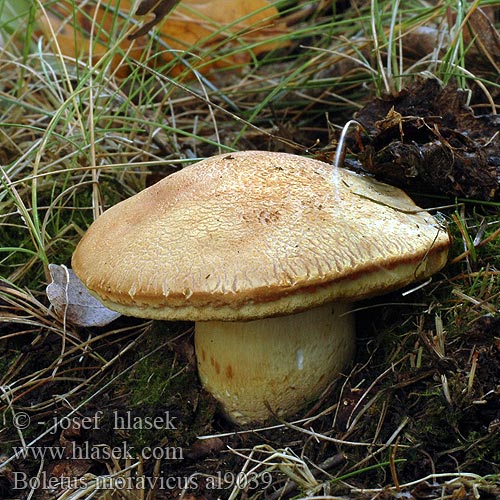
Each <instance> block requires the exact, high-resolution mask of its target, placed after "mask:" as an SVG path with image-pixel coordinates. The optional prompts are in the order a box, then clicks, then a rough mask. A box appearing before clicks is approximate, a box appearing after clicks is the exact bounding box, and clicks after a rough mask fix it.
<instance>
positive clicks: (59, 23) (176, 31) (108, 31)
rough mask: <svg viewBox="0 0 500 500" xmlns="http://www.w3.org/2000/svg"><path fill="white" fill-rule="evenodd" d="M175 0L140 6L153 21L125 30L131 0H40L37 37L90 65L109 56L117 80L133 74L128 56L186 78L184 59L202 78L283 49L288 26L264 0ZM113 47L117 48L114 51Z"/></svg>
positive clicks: (131, 24)
mask: <svg viewBox="0 0 500 500" xmlns="http://www.w3.org/2000/svg"><path fill="white" fill-rule="evenodd" d="M177 2H178V0H156V1H155V0H146V2H145V3H141V5H140V6H139V9H138V11H137V12H136V13H135V15H138V16H141V15H143V14H147V13H150V14H153V15H154V16H155V17H154V19H153V20H151V21H146V22H145V24H144V25H143V26H142V27H141V28H139V29H138V30H136V31H135V32H134V33H131V32H132V31H133V29H134V25H135V24H139V21H138V20H137V19H135V18H134V15H133V14H132V10H133V7H132V3H131V1H130V0H103V1H102V2H99V3H97V4H94V3H87V2H82V1H81V0H80V1H77V2H75V1H74V0H62V1H60V2H57V3H54V2H50V3H49V2H48V1H47V0H46V1H45V5H46V10H47V15H46V16H42V17H41V19H40V20H39V29H38V30H37V31H36V35H37V36H39V37H40V36H44V37H45V38H46V39H47V43H48V44H49V45H51V46H52V49H53V50H54V51H55V52H57V51H58V50H60V51H61V52H62V53H63V54H64V55H66V56H69V57H73V58H77V59H79V60H83V61H84V62H85V61H86V59H87V58H89V57H91V62H92V63H93V64H96V63H97V62H98V61H100V60H102V59H103V58H105V57H106V56H107V55H108V54H110V53H113V54H114V55H113V57H112V58H111V61H109V64H110V67H111V69H112V71H114V72H115V73H116V74H117V75H118V76H119V77H124V76H126V75H127V74H128V73H129V72H130V71H131V67H130V65H129V64H128V62H127V61H129V60H130V59H132V60H137V61H142V62H145V63H146V62H147V64H148V65H150V66H153V67H159V66H161V65H165V64H166V63H171V66H170V68H169V76H178V75H180V74H181V73H184V74H186V75H187V74H190V73H191V72H189V71H187V69H186V68H187V66H186V63H185V62H184V61H183V60H182V59H186V60H188V64H189V65H190V66H191V67H192V68H195V69H196V70H197V71H200V72H201V73H203V74H206V73H208V72H209V71H211V70H213V69H217V68H228V67H241V66H243V65H245V64H248V63H250V62H251V60H252V58H254V57H255V56H258V55H259V54H261V53H263V52H266V51H269V50H272V49H275V48H279V47H282V46H284V45H285V43H284V42H282V41H278V36H279V35H281V34H283V33H285V32H286V30H287V28H286V25H285V23H284V22H282V21H280V20H279V19H278V11H277V9H276V8H275V7H274V6H273V5H271V4H270V3H269V2H268V1H267V0H242V1H238V2H234V1H232V0H208V1H207V0H183V1H181V2H180V3H178V5H177V6H175V5H176V4H177ZM49 5H50V8H49ZM174 7H175V8H174ZM173 8H174V9H173ZM172 9H173V10H172ZM167 14H168V17H167V18H166V19H163V18H164V17H165V16H167ZM160 21H161V22H160ZM153 25H157V30H158V31H157V34H158V38H159V40H157V41H156V42H158V43H156V42H155V43H153V44H152V41H151V40H150V39H149V33H148V32H149V30H150V28H151V27H153ZM129 35H130V36H129ZM116 44H117V45H118V46H119V49H120V51H116V50H114V46H115V45H116ZM161 44H163V45H161ZM250 47H251V48H250Z"/></svg>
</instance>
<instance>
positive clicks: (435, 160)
mask: <svg viewBox="0 0 500 500" xmlns="http://www.w3.org/2000/svg"><path fill="white" fill-rule="evenodd" d="M467 99H468V94H467V92H466V91H464V90H461V89H459V88H457V86H456V85H454V84H448V85H446V86H444V87H443V86H442V85H441V84H440V83H439V81H438V80H436V79H427V80H422V79H420V80H416V81H415V82H414V83H413V84H412V85H410V86H409V87H407V88H406V89H404V90H402V91H401V92H400V93H399V94H398V95H396V96H386V97H383V98H377V99H374V100H373V101H372V102H370V103H369V104H368V105H366V106H365V107H364V108H363V109H362V110H361V111H359V112H358V114H357V115H356V120H357V121H359V122H360V123H361V125H362V126H363V127H364V128H365V129H366V134H365V133H363V132H361V131H359V130H358V132H353V133H351V134H350V141H349V143H348V144H349V148H350V149H351V151H352V152H353V153H354V154H355V155H356V156H357V158H358V160H359V162H360V163H361V165H362V167H363V168H364V169H365V170H366V171H368V172H370V173H372V174H374V175H375V176H376V177H377V178H378V179H380V180H383V181H385V182H388V183H390V184H393V185H397V186H399V187H402V188H403V189H406V190H411V191H417V192H422V193H434V194H442V195H446V196H456V197H459V198H468V199H479V200H493V199H498V197H499V196H500V190H499V182H500V115H494V114H482V115H479V116H475V115H474V113H473V110H472V108H471V107H470V106H468V104H467Z"/></svg>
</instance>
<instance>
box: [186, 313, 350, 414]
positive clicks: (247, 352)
mask: <svg viewBox="0 0 500 500" xmlns="http://www.w3.org/2000/svg"><path fill="white" fill-rule="evenodd" d="M346 313H347V314H346ZM195 348H196V355H197V360H198V373H199V375H200V379H201V381H202V384H203V386H204V387H205V388H206V389H207V390H208V391H209V392H210V393H211V394H213V396H214V397H215V398H216V399H217V400H218V401H219V402H220V403H221V406H222V410H223V411H224V413H225V415H226V416H227V417H228V418H229V419H230V420H232V421H233V422H236V423H238V424H249V423H257V422H263V421H265V420H267V419H269V418H270V417H271V416H272V414H273V413H274V414H276V415H278V416H280V417H283V418H286V417H289V416H291V415H293V414H295V413H297V412H298V411H299V410H300V409H301V408H302V407H303V406H304V404H305V403H308V402H311V401H313V400H314V399H315V398H317V397H318V396H319V395H320V394H321V392H322V391H323V390H324V389H325V388H326V387H327V386H328V384H330V383H331V382H332V380H334V379H335V377H336V376H338V374H339V372H340V371H342V370H343V369H344V368H345V367H346V365H347V364H348V363H349V362H350V361H351V359H352V357H353V354H354V349H355V329H354V320H353V315H352V314H350V313H349V306H348V305H346V304H339V303H329V304H325V305H323V306H320V307H317V308H315V309H310V310H308V311H305V312H301V313H297V314H292V315H288V316H282V317H275V318H266V319H260V320H255V321H248V322H223V321H206V322H203V321H200V322H197V323H196V326H195Z"/></svg>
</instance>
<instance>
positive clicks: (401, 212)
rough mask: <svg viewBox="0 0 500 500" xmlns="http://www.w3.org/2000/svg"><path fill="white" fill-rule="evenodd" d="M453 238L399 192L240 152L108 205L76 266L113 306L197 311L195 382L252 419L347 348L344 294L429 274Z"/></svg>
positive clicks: (343, 363)
mask: <svg viewBox="0 0 500 500" xmlns="http://www.w3.org/2000/svg"><path fill="white" fill-rule="evenodd" d="M449 245H450V239H449V236H448V234H447V231H446V230H445V229H444V228H443V227H441V225H440V224H439V223H438V221H437V220H436V219H435V218H434V217H432V216H431V215H430V214H429V213H427V212H425V211H424V210H422V209H420V208H418V207H417V206H416V205H415V204H414V203H413V202H412V200H411V199H410V198H409V197H408V196H407V195H406V194H405V193H403V192H402V191H401V190H399V189H397V188H394V187H392V186H388V185H386V184H382V183H380V182H377V181H375V180H373V179H371V178H368V177H364V176H361V175H357V174H355V173H353V172H350V171H347V170H344V169H336V168H334V167H332V166H331V165H329V164H326V163H323V162H321V161H317V160H313V159H308V158H303V157H300V156H296V155H291V154H286V153H270V152H262V151H244V152H239V153H230V154H222V155H218V156H215V157H212V158H208V159H206V160H203V161H200V162H198V163H196V164H194V165H191V166H189V167H186V168H184V169H182V170H180V171H178V172H176V173H174V174H172V175H170V176H169V177H167V178H165V179H163V180H162V181H160V182H158V183H157V184H155V185H153V186H151V187H149V188H147V189H145V190H144V191H142V192H140V193H138V194H136V195H135V196H132V197H131V198H129V199H127V200H125V201H122V202H121V203H118V204H117V205H115V206H114V207H112V208H110V209H109V210H107V211H105V212H104V213H103V215H101V216H100V217H99V218H97V220H96V221H95V222H94V223H93V224H92V225H91V227H90V228H89V229H88V231H87V233H86V234H85V235H84V237H83V238H82V240H81V241H80V243H79V244H78V247H77V249H76V251H75V253H74V255H73V260H72V266H73V269H74V271H75V273H76V274H77V276H78V277H79V278H80V279H81V280H82V282H83V283H84V285H85V286H86V287H87V288H88V289H89V291H90V292H91V293H92V294H93V295H94V296H95V297H97V298H98V299H99V300H100V301H102V302H103V303H104V305H106V306H107V307H109V308H110V309H113V310H115V311H118V312H120V313H123V314H125V315H130V316H138V317H143V318H153V319H158V320H191V321H195V322H196V324H195V348H196V354H197V363H198V371H199V376H200V379H201V382H202V384H203V386H204V387H205V388H206V389H207V390H208V391H209V392H210V393H212V394H213V395H214V396H215V398H216V399H217V400H219V402H220V403H221V406H222V409H223V411H224V413H225V414H226V415H227V416H228V417H229V418H230V419H231V420H233V421H235V422H237V423H239V424H248V423H256V422H262V421H265V420H267V419H268V418H269V417H270V416H272V415H277V416H279V417H282V418H287V417H289V416H291V415H293V414H295V413H296V412H298V411H299V410H300V409H301V408H302V407H303V406H304V405H305V404H307V403H309V402H311V401H313V400H314V399H315V398H318V396H319V395H320V394H321V393H322V391H324V390H325V388H326V387H327V386H328V385H329V384H331V383H332V381H333V380H335V378H336V377H338V375H339V373H340V372H342V370H344V369H345V368H346V367H347V366H348V364H349V363H350V362H351V360H352V357H353V355H354V351H355V328H354V321H353V314H352V313H349V308H350V306H349V304H351V303H353V302H354V301H357V300H359V299H363V298H367V297H370V296H373V295H379V294H383V293H386V292H388V291H391V290H395V289H397V288H400V287H403V286H405V285H408V284H409V283H411V282H413V281H415V280H419V279H423V278H427V277H428V276H430V275H432V274H433V273H435V272H437V271H438V270H439V269H441V268H442V267H443V266H444V264H445V262H446V258H447V252H448V247H449Z"/></svg>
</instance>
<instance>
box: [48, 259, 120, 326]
mask: <svg viewBox="0 0 500 500" xmlns="http://www.w3.org/2000/svg"><path fill="white" fill-rule="evenodd" d="M49 271H50V276H51V278H52V282H51V283H50V284H49V285H48V286H47V289H46V292H47V297H48V298H49V301H50V303H51V304H52V306H53V307H54V310H55V311H56V313H57V314H58V315H59V316H60V317H61V318H64V317H65V318H66V320H67V321H69V322H71V323H73V324H75V325H79V326H104V325H107V324H108V323H111V321H113V320H115V319H116V318H118V317H119V316H120V314H119V313H117V312H115V311H111V310H110V309H108V308H107V307H104V306H103V305H102V304H101V303H100V302H99V301H98V300H97V299H96V298H94V297H93V296H92V295H90V294H89V292H88V291H87V289H86V288H85V286H84V285H83V283H82V282H81V281H80V280H79V279H78V278H77V276H76V275H75V273H74V272H73V271H72V270H71V269H68V268H67V267H66V266H58V265H56V264H49Z"/></svg>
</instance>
